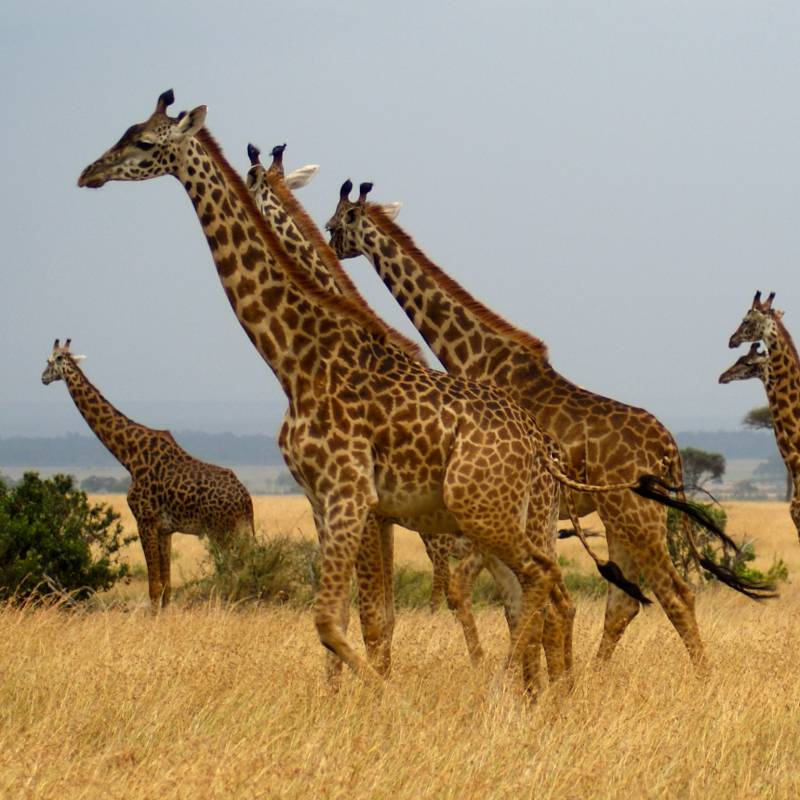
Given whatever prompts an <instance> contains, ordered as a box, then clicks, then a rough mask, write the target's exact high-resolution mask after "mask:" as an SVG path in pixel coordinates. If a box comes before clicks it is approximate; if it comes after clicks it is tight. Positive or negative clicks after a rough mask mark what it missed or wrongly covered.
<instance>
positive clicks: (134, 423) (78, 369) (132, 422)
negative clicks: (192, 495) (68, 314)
mask: <svg viewBox="0 0 800 800" xmlns="http://www.w3.org/2000/svg"><path fill="white" fill-rule="evenodd" d="M64 355H65V356H66V357H67V358H68V359H69V360H70V363H71V364H72V366H73V368H74V369H75V371H76V372H77V373H78V375H79V376H80V379H81V380H82V381H83V382H84V383H86V384H88V385H89V386H91V387H92V389H94V391H95V392H97V394H98V395H99V396H100V398H101V399H102V400H103V401H104V402H105V403H108V406H109V408H111V409H113V410H114V413H116V414H117V415H119V416H120V417H122V419H124V420H125V421H126V422H127V423H128V424H129V425H131V426H132V427H136V428H139V429H140V430H143V431H150V432H151V433H156V434H159V435H163V436H166V437H168V438H169V439H171V440H172V441H173V442H175V437H174V436H173V435H172V431H169V430H162V429H159V428H148V427H147V425H143V424H142V423H141V422H137V421H136V420H135V419H131V418H130V417H129V416H128V415H127V414H125V413H123V412H122V411H120V410H119V409H118V408H117V407H116V406H115V405H114V404H113V403H112V402H111V401H110V400H109V399H108V398H107V397H106V396H105V395H104V394H103V393H102V392H101V391H100V389H98V388H97V386H96V385H95V384H94V383H93V382H92V381H91V380H89V376H88V375H87V374H86V373H85V372H84V371H83V370H82V369H81V365H80V363H79V362H80V360H81V359H83V358H85V356H79V357H78V358H77V359H76V357H75V356H74V355H73V354H72V353H70V352H69V351H67V352H66V353H64ZM175 444H177V442H175Z"/></svg>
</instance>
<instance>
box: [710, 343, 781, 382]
mask: <svg viewBox="0 0 800 800" xmlns="http://www.w3.org/2000/svg"><path fill="white" fill-rule="evenodd" d="M759 348H760V344H759V343H758V342H753V344H751V345H750V351H749V352H748V353H746V354H745V355H743V356H741V357H740V358H738V359H737V360H736V363H734V364H732V365H731V366H730V367H728V369H726V370H725V372H723V373H722V375H720V376H719V382H720V383H730V382H731V381H746V380H749V379H750V378H760V379H761V380H764V378H765V376H766V371H767V368H768V366H769V356H768V354H767V352H766V350H765V351H764V352H763V353H762V352H760V349H759Z"/></svg>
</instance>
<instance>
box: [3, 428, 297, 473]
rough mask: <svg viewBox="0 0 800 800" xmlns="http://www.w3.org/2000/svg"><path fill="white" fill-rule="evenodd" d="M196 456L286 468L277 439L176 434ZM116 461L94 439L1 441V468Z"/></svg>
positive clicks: (69, 436)
mask: <svg viewBox="0 0 800 800" xmlns="http://www.w3.org/2000/svg"><path fill="white" fill-rule="evenodd" d="M174 436H175V439H176V440H177V442H178V444H180V445H181V447H183V448H185V449H186V450H187V451H188V452H189V453H191V454H192V455H193V456H195V457H197V458H200V459H202V460H203V461H210V462H212V463H215V464H235V465H239V466H264V467H270V466H283V458H282V456H281V454H280V451H279V449H278V444H277V442H276V440H275V437H274V436H265V435H260V434H254V435H249V436H247V435H244V436H236V435H234V434H232V433H202V432H199V431H180V432H178V433H175V434H174ZM116 465H118V462H117V461H116V459H115V458H114V457H113V456H112V455H111V454H110V453H109V452H108V450H106V449H105V447H103V445H102V444H100V442H99V441H98V440H97V439H96V438H95V437H94V436H84V435H80V434H67V435H66V436H57V437H33V436H30V437H29V436H10V437H7V438H0V467H18V466H26V467H112V466H116Z"/></svg>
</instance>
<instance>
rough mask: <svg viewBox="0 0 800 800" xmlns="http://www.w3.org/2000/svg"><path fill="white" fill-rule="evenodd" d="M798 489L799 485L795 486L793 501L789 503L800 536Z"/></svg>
mask: <svg viewBox="0 0 800 800" xmlns="http://www.w3.org/2000/svg"><path fill="white" fill-rule="evenodd" d="M797 489H798V487H797V486H795V487H794V495H793V496H792V502H791V503H790V504H789V513H790V514H791V515H792V522H794V527H795V528H796V529H797V535H798V536H799V537H800V497H798V494H800V492H798V491H797Z"/></svg>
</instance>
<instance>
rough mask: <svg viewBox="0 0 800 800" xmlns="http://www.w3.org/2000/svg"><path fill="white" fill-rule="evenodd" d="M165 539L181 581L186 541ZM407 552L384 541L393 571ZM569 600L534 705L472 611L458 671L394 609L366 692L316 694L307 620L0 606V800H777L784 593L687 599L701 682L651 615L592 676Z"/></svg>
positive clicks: (746, 514) (765, 529) (788, 687)
mask: <svg viewBox="0 0 800 800" xmlns="http://www.w3.org/2000/svg"><path fill="white" fill-rule="evenodd" d="M298 503H300V501H299V499H297V498H286V499H283V498H281V499H280V500H278V501H273V500H269V501H268V500H261V499H259V500H258V502H257V507H258V511H257V513H258V516H259V519H260V520H262V521H263V522H264V523H265V527H266V529H267V531H270V532H271V531H275V532H285V531H286V530H287V527H290V525H289V523H291V525H296V526H297V527H298V535H303V532H305V533H308V527H307V526H308V524H309V523H308V522H304V521H302V520H299V521H297V522H295V520H298V517H297V515H296V513H295V512H298V511H300V510H301V509H302V504H301V503H300V504H299V505H298ZM730 512H731V523H730V525H731V528H732V530H733V531H734V532H738V533H741V532H743V531H744V530H746V531H747V532H748V533H750V534H751V535H753V534H755V533H756V532H757V531H758V538H759V540H760V541H759V548H760V550H762V551H766V552H767V553H768V555H769V556H770V558H771V549H773V548H774V551H775V552H776V553H778V554H779V555H781V556H783V557H784V558H785V559H786V560H787V561H788V562H789V563H790V567H791V568H792V569H793V570H794V567H795V566H796V564H797V560H798V558H797V556H796V554H795V552H794V551H795V550H796V549H800V548H798V544H797V541H796V536H795V534H794V531H793V528H792V527H791V523H790V522H789V520H788V513H787V512H786V506H785V505H779V504H763V505H762V504H758V505H751V504H736V505H733V506H731V508H730ZM293 514H294V516H293ZM273 524H274V525H275V526H276V527H271V525H273ZM281 525H284V526H287V527H280V526H281ZM176 538H178V539H181V540H184V541H181V542H180V545H179V546H180V548H181V557H180V558H179V559H178V562H177V564H182V563H184V562H185V565H186V567H187V569H188V568H189V562H190V560H191V558H193V557H194V556H192V555H191V553H192V552H194V551H190V550H184V549H183V548H184V547H185V546H187V545H188V543H190V542H191V541H192V540H191V539H190V538H189V537H176ZM595 541H597V540H595ZM184 542H185V543H186V544H184ZM567 544H569V546H570V547H572V544H571V543H567ZM136 547H138V545H136ZM416 547H417V545H416V543H415V542H414V541H413V540H412V539H411V538H410V537H409V541H408V542H407V543H406V542H401V543H400V544H399V545H398V551H399V553H400V560H413V559H416V558H419V552H418V551H417V550H416V549H415V548H416ZM132 552H133V553H136V549H135V548H134V549H133V551H132ZM136 555H137V557H138V553H137V554H136ZM768 560H769V559H768ZM141 590H142V591H143V586H142V587H141ZM577 606H578V614H577V620H576V642H575V651H576V661H577V675H576V684H575V688H574V690H573V691H572V692H571V693H566V692H564V691H562V690H560V689H557V688H556V689H552V690H548V691H546V692H545V693H544V694H543V696H542V697H541V698H540V700H539V702H538V703H537V704H536V705H534V706H531V705H529V704H527V703H526V702H524V701H523V700H522V698H521V697H520V695H519V693H518V683H517V682H516V681H511V680H509V681H507V682H505V683H504V684H499V685H498V684H497V682H496V681H495V680H494V676H495V672H496V670H497V668H498V667H499V664H500V662H501V659H502V655H503V653H504V649H505V646H506V634H505V631H504V627H505V626H504V624H503V622H502V615H501V614H500V613H498V612H497V611H495V610H489V611H484V612H481V613H480V615H479V625H480V628H481V635H482V638H483V641H484V643H485V645H486V649H487V652H488V653H489V656H488V658H487V662H486V664H485V665H484V666H483V667H482V668H480V669H477V670H473V669H471V668H470V666H469V664H468V661H467V658H466V654H465V650H464V645H463V642H462V641H461V638H460V633H459V631H458V629H457V626H456V625H455V623H454V621H453V620H452V619H451V618H450V615H449V614H447V613H446V612H442V613H439V614H436V615H433V616H431V615H429V614H428V613H427V612H421V611H413V612H411V611H409V612H402V613H400V614H399V616H398V624H397V632H396V635H395V648H394V652H395V667H394V672H393V676H392V678H391V680H390V682H389V684H388V686H387V688H386V690H385V691H384V692H383V694H382V695H376V694H374V693H371V692H370V691H369V690H367V689H365V688H363V687H361V686H360V685H358V684H357V683H356V682H355V681H354V680H353V679H351V678H350V677H346V678H345V680H344V684H343V689H342V690H341V691H340V692H339V693H338V694H332V693H331V692H330V691H329V690H328V689H327V687H326V685H325V682H324V680H323V663H324V658H323V655H322V651H321V648H320V647H319V645H318V643H317V640H316V636H315V632H314V628H313V624H312V619H311V615H310V613H308V612H300V611H293V610H289V609H286V608H277V609H271V608H270V609H259V610H245V611H233V610H230V609H224V608H218V607H214V606H208V607H204V608H200V609H193V610H186V609H181V608H180V607H174V608H172V609H170V610H169V611H168V612H167V613H165V614H162V615H160V616H159V617H157V618H152V617H151V616H150V615H149V614H148V613H147V612H146V611H145V610H144V609H141V608H134V609H133V610H131V611H128V612H124V611H120V610H109V611H104V612H94V613H87V614H85V615H79V614H67V613H60V612H58V611H55V610H44V611H15V610H11V609H6V610H0V719H2V723H1V724H0V796H3V797H6V796H7V797H20V798H98V797H104V798H105V797H108V798H117V797H119V798H123V797H124V798H155V797H159V798H183V797H186V798H189V797H191V798H238V797H246V798H273V797H276V798H277V797H280V798H301V797H302V798H307V797H331V798H334V797H348V798H356V797H358V798H360V797H365V798H366V797H369V798H383V797H392V798H398V799H399V798H411V797H414V798H416V797H445V798H457V797H458V798H461V797H484V798H485V797H493V798H495V797H496V798H504V797H520V796H522V797H536V798H550V797H558V798H584V797H597V798H604V797H621V796H625V797H648V798H650V797H689V798H705V797H710V796H712V795H713V796H728V797H748V798H750V797H779V798H783V797H786V798H789V797H797V796H798V793H800V761H799V760H798V751H799V750H800V681H798V679H797V675H796V670H797V662H798V656H800V632H799V631H798V626H797V625H796V624H795V623H796V620H797V619H798V616H800V591H798V590H797V589H796V588H795V587H794V586H793V585H791V584H790V585H788V586H785V587H784V589H783V596H782V597H781V599H780V600H778V601H775V602H771V603H764V604H756V603H753V602H750V601H748V600H746V599H744V598H742V597H740V596H738V595H735V594H734V593H732V592H730V591H727V590H718V591H708V592H705V593H704V594H703V595H702V596H701V597H700V598H699V601H698V617H699V621H700V625H701V629H702V632H703V636H704V639H705V641H706V643H707V646H708V651H709V654H710V657H711V662H712V666H711V670H710V673H709V675H707V676H706V677H704V678H698V677H696V676H695V674H694V672H693V670H692V669H691V667H690V665H689V662H688V658H687V657H686V654H685V652H684V650H683V647H682V645H681V644H680V642H679V640H678V637H677V636H676V634H675V633H674V631H673V630H672V628H671V627H670V626H669V624H668V623H667V621H666V619H665V617H664V615H663V613H662V612H661V611H660V610H659V609H658V608H650V609H648V610H646V611H644V612H642V613H641V614H640V616H639V618H638V619H637V620H636V621H635V622H634V623H633V624H632V626H631V629H630V630H629V632H628V634H627V635H626V636H625V638H624V639H623V642H622V644H621V645H620V647H619V649H618V651H617V653H616V654H615V656H614V659H613V661H612V662H611V664H609V665H606V666H604V667H602V668H597V667H596V666H595V665H594V664H593V662H592V654H593V652H594V650H595V648H596V646H597V642H598V640H599V636H600V631H601V628H602V612H603V605H602V603H600V602H595V601H586V600H578V601H577ZM354 627H355V626H352V627H351V634H352V635H353V636H354V637H355V630H353V629H352V628H354Z"/></svg>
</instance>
